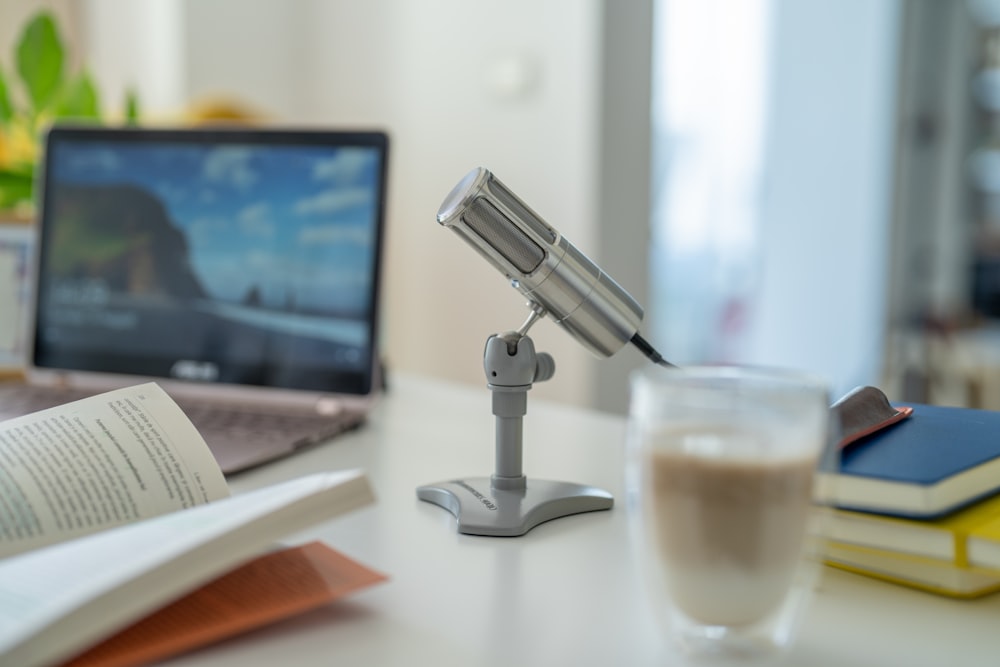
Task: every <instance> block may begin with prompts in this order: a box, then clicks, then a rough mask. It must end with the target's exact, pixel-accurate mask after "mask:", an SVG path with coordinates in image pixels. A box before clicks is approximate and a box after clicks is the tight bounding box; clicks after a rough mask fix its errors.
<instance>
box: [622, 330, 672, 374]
mask: <svg viewBox="0 0 1000 667" xmlns="http://www.w3.org/2000/svg"><path fill="white" fill-rule="evenodd" d="M631 343H632V344H633V345H635V346H636V347H637V348H639V351H640V352H642V353H643V354H644V355H646V356H647V357H648V358H649V360H650V361H652V362H653V363H654V364H659V365H660V366H667V367H668V368H677V367H676V366H675V365H674V364H672V363H670V362H669V361H667V360H666V359H664V358H663V357H662V356H661V355H660V353H659V352H657V351H656V350H655V349H654V348H653V346H652V345H650V344H649V343H648V342H647V341H646V339H645V338H643V337H642V336H640V335H639V332H638V331H636V332H635V335H634V336H632V340H631Z"/></svg>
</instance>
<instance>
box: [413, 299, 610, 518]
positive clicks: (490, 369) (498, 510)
mask: <svg viewBox="0 0 1000 667" xmlns="http://www.w3.org/2000/svg"><path fill="white" fill-rule="evenodd" d="M529 305H531V306H532V313H531V315H530V316H529V317H528V320H527V321H526V322H525V323H524V324H523V325H522V326H521V328H520V329H519V330H517V331H508V332H506V333H502V334H494V335H492V336H490V337H489V339H487V341H486V350H485V352H484V353H483V367H484V369H485V371H486V381H487V386H488V387H489V389H490V391H491V392H492V397H493V414H494V416H495V417H496V454H495V456H496V470H495V472H494V473H493V475H492V476H490V477H473V478H467V479H454V480H449V481H446V482H439V483H437V484H430V485H427V486H421V487H418V488H417V497H418V498H420V499H421V500H426V501H428V502H431V503H434V504H435V505H439V506H441V507H443V508H444V509H446V510H448V511H449V512H451V513H452V514H454V515H455V518H456V519H457V520H458V532H460V533H464V534H467V535H490V536H506V537H516V536H519V535H524V534H525V533H527V532H528V531H529V530H531V529H532V528H534V527H535V526H537V525H538V524H540V523H543V522H545V521H550V520H552V519H558V518H559V517H563V516H568V515H570V514H579V513H581V512H593V511H596V510H605V509H610V508H611V506H612V505H613V504H614V498H613V497H612V496H611V494H610V493H608V492H607V491H604V490H602V489H598V488H595V487H592V486H585V485H582V484H574V483H571V482H559V481H552V480H538V479H528V478H527V477H526V476H525V475H524V473H523V471H522V450H523V440H522V431H523V418H524V415H525V414H527V410H528V390H529V389H531V387H532V384H533V383H535V382H544V381H545V380H548V379H550V378H551V377H552V376H553V375H554V374H555V361H554V360H553V359H552V356H551V355H549V354H546V353H544V352H541V353H536V352H535V344H534V342H533V341H532V340H531V338H530V337H529V336H528V335H527V331H528V329H529V328H530V327H531V325H532V324H534V323H535V322H536V321H537V320H538V319H539V318H540V317H541V316H542V315H544V314H545V311H544V310H542V309H541V307H540V306H536V305H534V304H529Z"/></svg>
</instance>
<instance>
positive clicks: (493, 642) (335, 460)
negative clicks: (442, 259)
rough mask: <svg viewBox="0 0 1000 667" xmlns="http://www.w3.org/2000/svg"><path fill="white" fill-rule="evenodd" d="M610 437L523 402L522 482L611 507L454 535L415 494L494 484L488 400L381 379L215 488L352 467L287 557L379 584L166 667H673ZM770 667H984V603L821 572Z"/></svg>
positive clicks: (990, 645) (448, 522) (610, 431)
mask: <svg viewBox="0 0 1000 667" xmlns="http://www.w3.org/2000/svg"><path fill="white" fill-rule="evenodd" d="M624 430H625V425H624V419H622V418H620V417H617V416H612V415H606V414H600V413H595V412H589V411H585V410H580V409H577V408H573V407H568V406H563V405H558V404H553V403H546V402H545V401H542V400H540V399H534V398H533V397H532V396H531V395H530V394H529V400H528V415H527V417H525V420H524V473H525V474H526V475H527V476H528V477H529V478H531V477H536V478H540V479H541V478H545V479H560V480H565V481H572V482H578V483H582V484H590V485H594V486H599V487H602V488H604V489H606V490H608V491H610V492H612V493H613V494H614V496H615V499H616V505H615V507H614V508H613V509H611V510H610V511H603V512H594V513H589V514H581V515H576V516H572V517H566V518H562V519H558V520H556V521H551V522H548V523H545V524H542V525H540V526H538V527H536V528H535V529H534V530H532V531H530V532H529V533H528V534H527V535H525V536H523V537H517V538H493V537H473V536H466V535H460V534H458V533H457V532H456V530H455V521H454V518H453V517H452V515H451V514H450V513H448V512H447V511H446V510H444V509H442V508H440V507H438V506H436V505H433V504H430V503H426V502H423V501H420V500H418V499H417V497H416V491H415V489H416V487H417V486H420V485H422V484H428V483H434V482H439V481H444V480H448V479H453V478H460V477H469V476H480V475H489V474H491V473H492V472H493V415H492V413H491V412H490V395H489V391H488V389H487V388H486V387H485V385H484V386H483V387H482V388H481V389H480V388H475V387H465V386H459V385H452V384H448V383H443V382H440V381H436V380H429V379H425V378H417V377H399V378H394V383H393V386H392V388H391V392H390V393H389V395H388V396H386V397H385V398H384V399H383V400H382V402H381V403H380V405H379V406H378V408H377V410H376V413H375V414H374V416H373V417H372V419H371V420H370V422H369V423H368V424H367V425H366V426H364V427H363V428H362V429H361V430H358V431H356V432H354V433H351V434H349V435H346V436H343V437H341V438H339V439H336V440H334V441H331V442H329V443H325V444H323V445H320V446H318V447H316V448H313V449H312V450H309V451H306V452H303V453H300V454H297V455H295V456H293V457H291V458H289V459H286V460H284V461H280V462H277V463H273V464H270V465H268V466H265V467H263V468H260V469H257V470H253V471H249V472H246V473H243V474H241V475H237V476H234V477H233V478H232V479H231V486H232V488H233V491H234V492H235V493H239V492H243V491H247V490H249V489H252V488H255V487H258V486H262V485H266V484H271V483H275V482H279V481H281V480H285V479H288V478H291V477H296V476H299V475H302V474H306V473H309V472H313V471H317V470H329V469H339V468H352V467H362V468H365V469H366V470H367V472H368V474H369V476H370V479H371V481H372V484H373V486H374V488H375V492H376V495H377V496H378V500H377V502H376V504H375V505H373V506H370V507H367V508H364V509H362V510H360V511H357V512H355V513H353V514H351V515H348V516H344V517H342V518H339V519H336V520H334V521H331V522H328V523H326V524H323V525H321V526H318V527H317V528H316V529H315V530H312V531H309V532H308V533H305V534H302V535H297V536H295V539H294V541H305V540H308V539H317V538H318V539H322V540H324V541H326V542H327V543H328V544H330V545H331V546H333V547H334V548H336V549H338V550H339V551H341V552H343V553H345V554H347V555H348V556H351V557H353V558H356V559H358V560H359V561H361V562H363V563H365V564H366V565H368V566H370V567H373V568H375V569H377V570H380V571H382V572H384V573H386V574H388V575H389V577H390V579H389V581H388V582H387V583H383V584H379V585H377V586H375V587H372V588H369V589H366V590H364V591H361V592H359V593H357V594H355V595H353V596H351V597H349V598H347V599H345V600H342V601H339V602H336V603H334V604H332V605H329V606H328V607H325V608H322V609H320V610H316V611H313V612H309V613H307V614H304V615H302V616H299V617H296V618H293V619H290V620H288V621H284V622H281V623H278V624H275V625H272V626H269V627H266V628H263V629H260V630H256V631H253V632H250V633H248V634H246V635H243V636H241V637H237V638H234V639H231V640H227V641H224V642H221V643H219V644H216V645H213V646H210V647H206V648H203V649H200V650H198V651H195V652H192V653H189V654H187V655H185V656H180V657H178V658H175V659H174V660H171V661H168V663H167V664H169V665H175V666H176V665H184V666H189V667H194V666H209V665H211V666H232V667H235V666H239V667H252V666H255V665H261V666H264V665H267V666H275V665H277V666H280V667H293V666H297V665H407V666H411V665H434V666H435V667H449V666H451V665H454V666H456V667H458V666H461V667H470V666H475V665H545V666H547V667H551V666H553V665H574V666H580V665H630V666H640V665H678V664H684V661H683V660H682V659H681V658H680V657H679V656H676V655H674V654H672V653H671V652H670V651H669V650H668V649H665V648H664V647H662V646H661V642H660V641H659V639H658V635H657V630H656V627H655V625H654V623H653V621H652V620H651V618H650V615H649V613H648V610H647V607H646V603H645V600H644V599H643V597H642V594H641V591H642V589H641V586H642V584H641V581H640V580H639V579H638V577H637V573H636V569H635V567H633V562H632V556H631V552H630V548H629V547H630V542H629V535H628V508H627V507H626V503H625V501H624V493H623V460H624V457H623V437H624ZM782 664H789V665H803V666H808V667H845V666H851V667H887V666H895V665H905V666H907V667H919V666H923V665H926V666H928V667H931V666H933V667H942V666H945V667H966V666H973V665H975V666H980V665H981V666H996V665H1000V594H997V595H993V596H988V597H986V598H983V599H980V600H976V601H955V600H950V599H947V598H942V597H937V596H934V595H931V594H928V593H922V592H919V591H915V590H910V589H907V588H904V587H899V586H894V585H892V584H887V583H883V582H880V581H877V580H874V579H869V578H866V577H861V576H858V575H853V574H848V573H845V572H841V571H838V570H834V569H832V568H824V572H823V578H822V581H821V583H820V585H819V590H818V592H817V594H816V596H815V597H814V600H813V603H812V605H811V607H810V610H809V613H808V616H807V618H806V621H805V626H804V628H803V630H802V632H801V633H800V636H799V639H798V642H797V643H796V645H795V647H794V649H793V650H792V652H791V653H790V654H789V655H788V656H787V657H786V659H785V661H784V662H783V663H782Z"/></svg>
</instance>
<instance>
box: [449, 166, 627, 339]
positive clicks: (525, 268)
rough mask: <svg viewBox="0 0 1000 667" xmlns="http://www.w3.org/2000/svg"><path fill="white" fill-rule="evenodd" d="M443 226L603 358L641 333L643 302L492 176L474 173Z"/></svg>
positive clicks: (452, 201) (454, 196) (453, 197)
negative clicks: (637, 333)
mask: <svg viewBox="0 0 1000 667" xmlns="http://www.w3.org/2000/svg"><path fill="white" fill-rule="evenodd" d="M437 220H438V222H439V223H441V224H442V225H444V226H445V227H449V228H451V229H452V230H454V231H455V232H456V233H458V235H459V236H461V237H462V238H463V239H464V240H465V241H466V242H467V243H469V245H471V246H472V247H473V248H475V249H476V250H477V251H478V252H479V254H480V255H482V256H483V257H484V258H485V259H486V260H487V261H488V262H489V263H490V264H492V265H493V266H495V267H496V268H497V269H498V270H500V272H501V273H503V274H504V275H506V276H507V278H508V279H509V280H510V281H511V284H512V285H513V286H514V287H515V288H517V289H518V290H519V291H520V292H521V293H522V294H523V295H524V296H525V297H527V299H528V300H529V301H530V302H531V303H533V304H536V305H537V306H540V307H541V308H542V309H543V310H544V311H545V312H546V313H548V314H549V316H550V317H552V319H553V320H554V321H555V322H556V323H557V324H559V325H560V326H561V327H563V328H564V329H565V330H566V331H568V332H569V333H570V335H572V336H573V337H574V338H576V339H577V340H578V341H579V342H580V343H582V344H583V346H584V347H586V348H587V349H588V350H590V351H591V352H593V353H594V354H595V355H597V356H599V357H610V356H611V355H613V354H614V353H615V352H617V351H618V350H620V349H621V348H622V347H624V346H625V344H626V343H628V342H629V341H630V340H631V339H632V337H633V336H634V335H635V334H636V332H637V331H638V329H639V325H640V324H641V323H642V317H643V311H642V307H641V306H640V305H639V304H638V303H637V302H636V300H635V299H633V298H632V296H631V295H630V294H629V293H628V292H626V291H625V290H624V289H623V288H622V287H621V286H620V285H618V283H616V282H615V281H614V280H613V279H612V278H611V276H609V275H608V274H606V273H604V271H602V270H601V268H600V267H598V266H597V265H596V264H594V262H592V261H591V260H590V259H589V258H588V257H587V256H586V255H584V254H583V253H582V252H580V251H579V250H578V249H577V248H576V246H574V245H573V244H572V243H570V242H569V241H567V240H566V239H565V238H563V236H562V235H561V234H560V233H559V232H557V231H556V230H555V229H553V228H552V227H550V226H549V225H548V224H547V223H546V222H545V221H544V220H542V218H541V217H540V216H538V214H536V213H535V212H534V211H532V210H531V208H529V207H528V206H527V205H526V204H525V203H524V202H523V201H521V200H520V199H519V198H518V197H517V196H516V195H515V194H514V193H513V192H511V191H510V189H508V188H507V187H506V186H505V185H504V184H503V183H501V182H500V180H499V179H497V178H496V177H495V176H494V175H493V174H492V173H491V172H490V171H489V170H487V169H485V168H483V167H479V168H477V169H473V170H472V171H470V172H469V173H468V174H466V176H465V177H464V178H463V179H462V180H461V181H460V182H459V183H458V185H456V186H455V188H454V189H453V190H452V191H451V193H450V194H449V195H448V196H447V197H446V198H445V200H444V202H443V203H442V204H441V208H440V209H439V210H438V214H437Z"/></svg>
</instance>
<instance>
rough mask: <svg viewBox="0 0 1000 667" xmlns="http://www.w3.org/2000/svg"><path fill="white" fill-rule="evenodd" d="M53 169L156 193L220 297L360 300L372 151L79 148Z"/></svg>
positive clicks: (318, 302)
mask: <svg viewBox="0 0 1000 667" xmlns="http://www.w3.org/2000/svg"><path fill="white" fill-rule="evenodd" d="M54 168H55V169H54V171H55V178H56V180H58V181H61V182H66V183H77V184H108V185H110V184H132V185H138V186H140V187H142V188H144V189H145V190H147V191H149V192H151V193H153V194H155V195H156V196H158V197H159V198H160V199H161V200H162V201H163V203H164V205H165V206H166V208H167V212H168V215H169V216H170V218H171V221H172V222H173V224H174V225H176V226H177V227H178V228H180V229H181V230H183V231H184V233H185V234H186V235H187V237H188V241H189V244H190V249H191V263H192V266H193V267H194V269H195V271H196V273H197V274H198V276H199V277H200V279H201V280H202V283H203V284H204V285H205V287H206V288H207V289H208V290H209V292H210V293H211V294H212V295H213V296H214V297H216V298H219V299H224V300H227V301H239V300H240V299H242V298H243V297H244V296H245V295H246V294H247V292H248V290H249V289H251V287H253V286H255V285H256V286H258V287H259V288H260V289H261V290H262V297H263V303H264V305H274V306H281V305H284V304H286V303H288V302H289V301H294V303H295V304H297V305H298V306H299V307H307V308H310V309H323V310H327V309H336V310H342V309H352V310H356V309H360V308H362V307H364V306H365V305H366V304H365V299H366V298H367V297H366V295H367V291H368V282H369V281H370V280H371V276H372V270H371V265H372V262H373V261H374V254H375V253H374V247H373V246H374V243H375V236H374V221H375V218H376V215H377V212H378V205H379V202H378V183H377V179H378V178H379V173H380V169H379V164H378V155H377V153H376V152H375V151H374V150H372V149H367V148H350V147H345V148H339V149H332V148H326V147H314V146H308V145H301V146H269V147H266V148H264V147H258V146H249V145H236V144H233V145H227V146H215V147H206V146H200V145H197V144H175V145H169V146H164V145H162V144H159V145H157V146H155V147H152V146H150V145H144V144H140V143H136V144H134V145H129V146H117V147H114V148H109V147H108V146H107V145H97V144H94V145H88V144H80V145H78V146H76V147H74V148H73V149H72V150H71V151H67V152H66V153H64V154H62V155H59V156H58V157H57V163H56V164H55V165H54ZM264 277H266V279H265V278H264ZM265 282H266V283H267V285H269V287H268V288H267V289H265V287H264V284H265Z"/></svg>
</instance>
